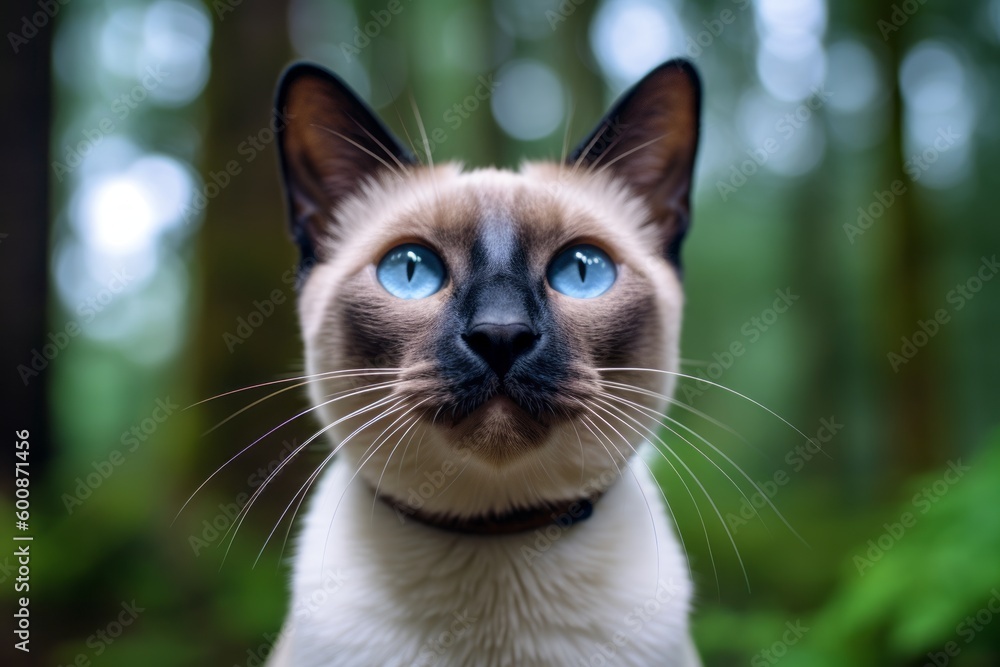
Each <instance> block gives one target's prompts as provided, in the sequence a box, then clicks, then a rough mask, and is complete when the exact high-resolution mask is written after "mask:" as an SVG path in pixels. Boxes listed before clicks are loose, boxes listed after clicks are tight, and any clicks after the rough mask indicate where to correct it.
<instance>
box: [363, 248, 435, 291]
mask: <svg viewBox="0 0 1000 667" xmlns="http://www.w3.org/2000/svg"><path fill="white" fill-rule="evenodd" d="M375 275H377V276H378V281H379V282H380V283H382V287H384V288H385V289H386V291H387V292H389V294H391V295H393V296H397V297H399V298H400V299H423V298H424V297H428V296H430V295H431V294H434V293H435V292H437V291H438V290H439V289H441V286H442V285H443V284H444V264H442V263H441V259H440V258H438V256H437V255H436V254H434V251H432V250H430V249H429V248H425V247H424V246H422V245H417V244H415V243H406V244H403V245H401V246H396V247H395V248H393V249H392V250H390V251H389V252H387V253H386V254H385V257H383V258H382V261H380V262H379V263H378V268H377V269H376V270H375Z"/></svg>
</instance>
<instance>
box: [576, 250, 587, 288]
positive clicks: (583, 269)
mask: <svg viewBox="0 0 1000 667" xmlns="http://www.w3.org/2000/svg"><path fill="white" fill-rule="evenodd" d="M576 268H578V269H579V270H580V282H581V283H585V282H587V262H585V261H584V259H583V257H580V256H579V255H578V256H577V258H576Z"/></svg>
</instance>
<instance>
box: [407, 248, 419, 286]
mask: <svg viewBox="0 0 1000 667" xmlns="http://www.w3.org/2000/svg"><path fill="white" fill-rule="evenodd" d="M416 270H417V262H416V260H415V259H414V258H413V255H412V253H411V254H410V258H409V259H408V260H407V262H406V282H413V273H414V271H416Z"/></svg>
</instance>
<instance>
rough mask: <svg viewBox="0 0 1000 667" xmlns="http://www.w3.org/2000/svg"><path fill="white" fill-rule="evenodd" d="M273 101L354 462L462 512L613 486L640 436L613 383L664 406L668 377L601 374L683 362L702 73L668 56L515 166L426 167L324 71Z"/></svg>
mask: <svg viewBox="0 0 1000 667" xmlns="http://www.w3.org/2000/svg"><path fill="white" fill-rule="evenodd" d="M278 106H279V111H281V112H282V113H283V114H284V117H285V118H286V119H288V121H289V122H288V124H287V125H286V127H285V128H284V129H283V131H282V132H281V134H280V135H279V141H280V147H281V155H282V166H283V171H284V175H285V183H286V189H287V192H288V197H289V208H290V214H291V222H292V230H293V234H294V236H295V239H296V241H297V242H298V245H299V247H300V249H301V252H302V256H303V259H304V261H305V265H304V266H305V268H304V270H303V277H302V281H303V282H302V286H301V295H300V318H301V324H302V331H303V335H304V340H305V346H306V360H307V365H308V372H309V373H313V374H326V375H323V376H321V377H323V378H325V379H324V380H320V381H317V382H313V383H311V385H310V386H311V392H312V399H313V402H314V404H315V405H317V406H321V407H320V414H321V415H322V421H323V423H324V425H325V426H329V427H330V429H329V430H330V433H331V434H332V435H333V437H334V441H335V443H338V445H339V446H341V447H342V451H343V453H344V455H346V456H349V457H351V459H352V460H353V461H354V463H355V465H356V466H357V468H358V470H359V476H360V477H361V478H362V479H364V480H366V481H367V482H368V483H369V484H371V485H372V487H373V488H377V489H378V491H379V493H382V494H384V495H386V496H387V497H389V498H392V499H395V500H397V501H400V502H404V503H409V504H410V505H411V506H412V505H415V504H416V503H417V502H419V507H414V509H423V510H425V511H432V512H440V513H446V514H468V515H473V514H478V513H483V512H491V511H493V512H495V511H504V510H506V509H510V508H514V507H523V506H528V505H532V504H537V503H539V502H543V501H546V500H563V499H566V498H574V497H581V496H583V495H587V494H588V493H593V492H594V491H599V490H603V488H604V487H606V486H607V485H608V484H610V483H612V482H613V480H614V479H615V478H616V476H617V471H618V469H619V468H620V467H621V466H622V464H623V462H624V461H625V459H626V458H628V457H629V456H630V455H631V454H632V453H633V450H634V447H636V446H637V445H638V443H639V442H641V440H642V439H643V437H644V434H643V433H642V431H639V430H637V429H636V427H634V426H632V425H631V424H630V423H629V422H627V421H623V420H622V419H621V417H620V416H619V417H616V412H615V410H620V409H621V407H620V406H621V405H623V404H622V403H621V402H620V401H619V402H618V403H612V402H611V400H612V399H611V397H615V396H617V397H619V398H623V399H626V400H629V401H633V402H634V403H635V404H636V405H638V406H641V407H643V408H645V409H647V410H650V411H658V410H661V409H662V408H663V398H662V397H658V396H655V395H654V392H655V393H660V394H668V393H669V391H670V389H671V384H672V383H671V382H669V376H659V377H657V376H655V375H654V374H649V373H645V374H632V373H630V372H629V371H627V370H606V369H628V368H636V367H639V368H656V369H663V370H676V364H677V348H678V338H679V327H680V319H681V304H682V292H681V285H680V279H679V270H680V269H679V248H680V241H681V239H682V238H683V235H684V233H685V231H686V228H687V224H688V219H689V206H688V193H689V187H690V179H691V169H692V166H693V161H694V155H695V151H696V147H697V134H698V133H697V122H698V113H699V91H698V83H697V78H696V76H695V74H694V72H693V70H691V68H690V67H689V66H687V65H685V64H683V63H678V62H672V63H667V64H665V65H663V66H661V67H660V68H658V69H657V70H655V71H654V72H653V73H651V74H650V75H649V76H647V77H646V79H644V80H643V81H642V82H640V83H639V84H638V86H637V87H636V88H634V89H633V90H632V91H631V92H630V93H628V94H627V95H626V96H625V97H624V98H623V100H622V101H621V102H620V103H619V104H618V105H617V106H616V107H615V109H613V110H612V112H611V113H610V114H609V116H608V117H607V118H606V119H605V120H604V121H603V122H602V123H601V124H600V125H599V126H598V128H597V129H596V130H595V132H594V133H593V134H592V135H591V136H590V137H589V138H588V139H586V140H585V141H584V142H583V143H582V144H581V147H580V148H579V149H578V150H577V151H575V152H574V154H572V155H571V156H570V157H569V159H568V160H567V161H566V163H565V164H556V163H528V164H526V165H524V166H522V167H521V169H520V170H519V171H517V172H511V171H500V170H495V169H483V170H473V171H464V170H463V169H462V168H461V166H459V165H456V164H448V165H443V166H436V167H425V166H421V165H418V164H416V162H415V161H414V160H413V158H412V157H411V156H410V154H409V153H408V152H407V151H406V150H404V149H403V148H401V147H400V145H399V144H398V142H397V141H396V140H395V139H394V138H393V137H392V136H391V135H390V134H389V133H388V131H387V130H386V129H385V128H384V127H383V126H382V125H381V124H380V123H379V122H378V120H377V119H376V118H375V117H374V116H373V115H372V114H371V112H370V111H369V110H368V109H367V108H366V107H365V106H364V104H363V103H361V102H360V101H359V100H358V99H357V98H356V97H355V96H354V95H353V94H352V93H351V92H350V91H349V90H348V89H347V88H346V87H345V86H344V84H342V83H341V82H340V81H339V80H338V79H336V78H335V77H333V76H332V75H330V74H329V73H327V72H325V71H323V70H320V69H318V68H315V67H312V66H303V65H299V66H296V67H294V68H292V69H291V70H289V72H288V73H286V76H285V78H284V80H283V82H282V85H281V87H280V89H279V96H278ZM362 373H364V374H362ZM640 375H641V376H642V377H639V376H640ZM650 375H654V377H653V378H652V379H651V378H650V377H649V376H650ZM347 376H352V377H350V383H349V384H347V382H346V378H347ZM665 378H666V379H665ZM616 381H625V382H628V383H630V384H633V385H637V386H638V387H639V388H643V389H646V390H648V391H649V392H650V393H631V394H623V393H622V392H621V389H620V388H618V387H615V386H614V385H609V384H608V382H616ZM626 426H631V428H626ZM444 471H452V472H451V473H449V474H448V475H446V476H447V477H448V479H447V483H446V484H442V485H437V486H438V488H435V489H434V493H431V494H428V493H425V492H422V491H421V492H417V493H416V495H414V492H415V490H417V489H426V488H427V485H426V484H425V481H426V480H429V479H434V480H437V479H440V478H441V477H442V476H445V473H444ZM439 473H440V474H439ZM612 473H613V474H612Z"/></svg>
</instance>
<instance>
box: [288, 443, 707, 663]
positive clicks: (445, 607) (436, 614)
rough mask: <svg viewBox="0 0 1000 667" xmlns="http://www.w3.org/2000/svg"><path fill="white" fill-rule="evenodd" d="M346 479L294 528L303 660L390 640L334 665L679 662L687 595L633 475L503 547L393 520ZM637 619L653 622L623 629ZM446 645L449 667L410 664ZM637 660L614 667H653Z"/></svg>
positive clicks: (653, 502) (347, 472) (646, 479)
mask: <svg viewBox="0 0 1000 667" xmlns="http://www.w3.org/2000/svg"><path fill="white" fill-rule="evenodd" d="M353 472H354V470H353V469H352V467H351V465H350V463H349V461H348V460H346V459H339V460H336V461H335V462H334V463H333V466H332V467H331V469H329V470H327V471H326V473H324V478H323V480H322V481H321V484H320V488H319V489H318V490H317V494H316V495H315V497H314V498H313V499H312V506H311V510H310V512H309V515H308V517H307V520H306V522H305V525H304V531H303V533H302V542H301V543H300V544H299V548H298V552H299V556H298V558H297V559H296V565H295V573H294V577H293V600H292V608H291V614H290V619H292V620H291V621H290V622H291V624H292V626H291V629H290V632H291V636H290V641H293V642H294V643H295V644H297V645H299V648H300V650H302V651H303V652H302V653H301V654H299V655H305V654H306V653H308V654H311V655H323V654H324V651H325V652H326V653H325V654H326V655H334V653H332V652H335V651H337V650H338V647H340V649H342V647H343V646H345V645H361V646H366V647H367V646H370V647H373V648H372V649H371V650H372V651H375V652H376V653H377V651H379V650H381V647H382V645H383V644H384V642H383V641H381V640H380V639H379V637H381V636H383V635H384V634H385V633H388V634H389V635H390V636H393V637H396V638H399V641H398V642H396V643H394V644H393V645H392V646H391V647H388V646H387V647H386V654H385V655H382V654H377V655H376V653H372V654H371V655H366V658H365V659H368V660H369V662H363V661H361V662H358V663H347V662H345V663H343V664H358V665H361V664H439V663H440V664H448V665H451V664H456V665H459V664H461V665H464V664H475V662H476V658H475V656H476V655H477V653H476V651H477V650H479V651H481V650H482V649H481V647H483V646H487V645H489V646H493V647H495V651H496V653H497V655H498V656H500V655H503V656H508V657H510V659H511V661H512V662H510V663H509V664H519V665H547V664H589V663H588V662H587V659H588V658H589V656H590V653H592V652H594V651H597V650H598V648H597V647H598V644H600V643H602V642H604V643H607V642H611V641H613V638H614V637H615V636H616V634H615V633H620V634H621V636H625V637H626V638H627V647H626V648H624V649H621V650H622V652H623V653H622V655H623V656H624V655H625V654H626V653H631V652H632V651H635V652H636V655H639V656H649V655H658V654H659V655H662V654H664V652H670V651H671V650H676V648H677V647H676V644H674V645H671V644H672V642H675V641H680V639H679V637H681V636H683V633H679V632H678V628H684V627H685V625H686V621H685V618H686V612H687V608H688V604H689V599H690V594H691V583H690V578H689V574H688V571H687V566H686V563H685V560H684V557H683V555H682V554H681V552H680V550H679V548H678V545H677V542H676V539H675V538H674V537H673V531H672V530H671V527H670V526H669V524H668V523H667V520H666V518H665V512H664V508H663V507H662V506H661V501H660V495H659V491H658V490H657V488H656V485H655V482H654V481H653V480H652V478H651V477H650V476H649V475H648V473H646V472H645V470H643V469H642V468H641V467H639V468H638V469H637V470H636V475H634V476H633V475H626V476H625V477H623V478H622V479H621V480H619V482H618V483H616V484H614V485H613V486H612V487H611V488H610V489H608V490H607V492H606V493H605V494H604V496H603V497H602V498H601V499H600V502H598V503H596V504H595V505H594V506H593V513H592V516H590V518H588V519H587V520H585V521H576V522H573V523H571V524H569V525H562V526H561V525H560V524H559V523H558V522H555V521H551V522H549V523H547V525H545V527H541V528H537V529H534V530H523V531H520V532H516V533H511V534H507V535H470V534H464V535H463V534H460V533H458V532H455V531H449V530H441V529H440V528H438V527H433V526H430V525H427V524H425V523H423V522H420V521H416V520H411V518H408V517H406V516H402V517H401V516H400V515H399V514H397V512H395V511H394V510H393V508H392V507H390V505H389V504H387V503H385V502H381V501H379V500H378V498H377V497H376V496H375V494H374V492H373V490H372V489H371V488H370V487H368V486H367V485H366V484H364V483H360V482H359V480H357V479H354V480H353V482H352V476H353ZM636 605H639V607H636ZM636 608H642V609H649V610H651V611H650V613H648V614H647V613H646V612H642V614H644V615H643V616H642V617H641V618H640V617H636V618H632V617H631V616H630V614H632V613H633V612H634V609H636ZM538 610H544V612H543V613H541V615H539V613H538ZM417 612H419V613H417ZM458 619H464V620H462V621H461V622H459V620H458ZM511 628H518V630H517V632H513V633H512V632H511ZM637 629H638V630H641V631H637ZM368 631H371V633H372V635H371V636H364V637H363V636H359V635H360V634H364V633H365V632H368ZM442 632H444V633H447V632H453V633H455V642H454V646H452V647H451V648H449V649H448V654H447V656H439V663H438V662H435V663H430V662H428V663H422V662H420V657H419V656H421V655H422V652H423V651H426V649H427V645H426V642H427V641H428V638H435V637H438V636H440V635H441V633H442ZM411 639H412V641H411ZM411 644H412V645H411ZM547 652H551V653H547ZM404 658H405V659H404ZM466 658H467V659H466ZM407 660H409V662H407ZM580 660H582V661H583V662H582V663H579V661H580ZM643 660H644V658H636V657H635V656H633V660H632V661H630V662H627V663H623V664H650V663H649V662H648V661H647V662H643ZM294 664H296V665H299V664H313V663H308V661H306V662H301V661H300V662H294ZM316 664H320V663H316ZM324 664H325V663H324ZM338 664H340V663H338Z"/></svg>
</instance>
